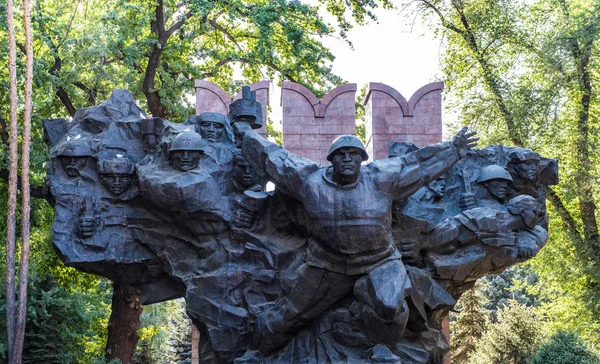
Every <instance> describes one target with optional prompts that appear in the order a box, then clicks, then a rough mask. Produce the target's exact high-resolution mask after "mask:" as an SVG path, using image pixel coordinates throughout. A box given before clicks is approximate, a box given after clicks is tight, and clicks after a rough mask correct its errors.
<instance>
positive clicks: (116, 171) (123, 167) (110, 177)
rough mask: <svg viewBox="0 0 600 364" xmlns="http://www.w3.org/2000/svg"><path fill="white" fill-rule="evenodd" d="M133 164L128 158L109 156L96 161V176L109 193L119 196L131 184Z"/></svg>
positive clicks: (133, 177)
mask: <svg viewBox="0 0 600 364" xmlns="http://www.w3.org/2000/svg"><path fill="white" fill-rule="evenodd" d="M134 171H135V165H134V164H133V162H131V161H130V160H129V158H111V159H105V160H101V161H99V162H98V178H99V180H100V183H102V185H103V186H104V188H106V189H107V190H108V191H109V192H110V193H112V194H113V195H115V196H119V195H121V194H123V193H124V192H127V191H128V190H129V188H131V186H132V185H133V182H134V179H135V175H134Z"/></svg>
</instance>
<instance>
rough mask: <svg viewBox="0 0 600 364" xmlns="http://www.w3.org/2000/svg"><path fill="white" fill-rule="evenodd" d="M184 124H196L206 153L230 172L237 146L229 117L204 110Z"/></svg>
mask: <svg viewBox="0 0 600 364" xmlns="http://www.w3.org/2000/svg"><path fill="white" fill-rule="evenodd" d="M184 124H186V125H194V128H195V130H196V132H197V133H198V134H200V136H202V139H203V140H204V142H205V145H206V149H205V150H204V153H205V154H207V155H209V156H210V157H212V158H214V159H215V160H216V161H217V162H218V163H219V164H220V165H221V169H222V170H223V172H224V173H229V172H230V171H231V168H232V166H233V162H232V160H233V158H234V150H235V146H234V144H233V139H232V135H231V127H230V126H229V125H228V119H227V117H226V116H225V115H223V114H219V113H216V112H204V113H202V114H200V115H197V116H192V117H189V118H188V119H187V120H186V121H185V123H184ZM225 190H227V188H225Z"/></svg>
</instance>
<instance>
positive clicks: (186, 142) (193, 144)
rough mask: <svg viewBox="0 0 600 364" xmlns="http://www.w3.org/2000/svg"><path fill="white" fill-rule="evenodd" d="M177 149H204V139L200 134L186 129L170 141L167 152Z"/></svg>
mask: <svg viewBox="0 0 600 364" xmlns="http://www.w3.org/2000/svg"><path fill="white" fill-rule="evenodd" d="M177 150H199V151H204V141H203V140H202V137H201V136H200V134H198V133H196V132H194V131H186V132H183V133H181V134H178V135H177V136H176V137H175V138H173V141H172V142H171V147H170V148H169V152H174V151H177Z"/></svg>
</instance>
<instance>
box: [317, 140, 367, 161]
mask: <svg viewBox="0 0 600 364" xmlns="http://www.w3.org/2000/svg"><path fill="white" fill-rule="evenodd" d="M340 148H357V149H360V151H361V154H362V160H363V161H366V160H367V159H369V155H368V154H367V149H366V148H365V145H364V144H363V142H361V141H360V139H358V138H357V137H355V136H354V135H340V136H339V137H337V138H336V139H335V140H334V141H333V143H331V146H330V147H329V153H328V154H327V160H328V161H330V162H331V160H332V159H333V154H334V153H335V151H336V150H338V149H340Z"/></svg>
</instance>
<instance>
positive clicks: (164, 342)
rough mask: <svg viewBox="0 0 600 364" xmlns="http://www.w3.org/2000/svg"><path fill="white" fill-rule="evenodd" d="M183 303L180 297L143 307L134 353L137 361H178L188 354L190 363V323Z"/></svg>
mask: <svg viewBox="0 0 600 364" xmlns="http://www.w3.org/2000/svg"><path fill="white" fill-rule="evenodd" d="M184 306H185V302H184V301H183V300H181V299H180V300H175V301H167V302H161V303H155V304H152V305H149V306H145V307H144V311H143V312H142V316H141V318H140V330H139V331H138V335H139V337H140V340H139V341H138V347H137V351H136V353H135V356H134V362H135V363H136V364H146V363H148V364H149V363H177V362H181V360H182V359H181V358H182V357H183V358H185V357H189V358H190V361H189V362H190V363H191V348H192V346H191V345H192V344H191V327H192V326H191V322H190V320H189V319H188V318H187V316H186V315H185V310H184ZM185 333H187V336H186V335H185ZM174 353H178V355H174Z"/></svg>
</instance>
